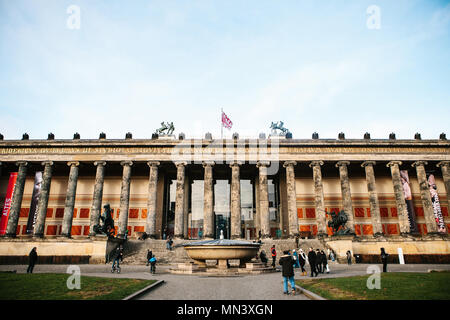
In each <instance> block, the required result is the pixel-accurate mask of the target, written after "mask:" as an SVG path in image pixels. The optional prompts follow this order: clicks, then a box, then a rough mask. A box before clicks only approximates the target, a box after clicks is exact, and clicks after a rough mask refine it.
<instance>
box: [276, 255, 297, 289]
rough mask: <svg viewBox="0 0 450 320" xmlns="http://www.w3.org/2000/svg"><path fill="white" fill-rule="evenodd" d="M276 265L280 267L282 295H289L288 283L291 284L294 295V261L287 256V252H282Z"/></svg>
mask: <svg viewBox="0 0 450 320" xmlns="http://www.w3.org/2000/svg"><path fill="white" fill-rule="evenodd" d="M278 263H279V264H280V265H281V275H282V276H283V290H284V291H283V292H284V294H289V290H288V289H289V288H288V281H289V283H290V284H291V289H292V294H293V295H295V282H294V264H295V261H294V259H293V258H292V256H291V255H290V254H289V250H286V251H284V252H283V256H281V258H280V261H278Z"/></svg>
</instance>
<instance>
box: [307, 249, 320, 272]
mask: <svg viewBox="0 0 450 320" xmlns="http://www.w3.org/2000/svg"><path fill="white" fill-rule="evenodd" d="M308 261H309V266H310V267H311V277H314V274H315V276H316V277H317V276H318V275H319V273H318V272H317V269H316V253H315V252H314V250H313V248H309V252H308Z"/></svg>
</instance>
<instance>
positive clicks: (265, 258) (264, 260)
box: [259, 250, 268, 265]
mask: <svg viewBox="0 0 450 320" xmlns="http://www.w3.org/2000/svg"><path fill="white" fill-rule="evenodd" d="M259 258H260V259H261V262H262V263H264V265H266V264H267V262H268V259H267V256H266V252H265V251H264V250H261V253H260V254H259Z"/></svg>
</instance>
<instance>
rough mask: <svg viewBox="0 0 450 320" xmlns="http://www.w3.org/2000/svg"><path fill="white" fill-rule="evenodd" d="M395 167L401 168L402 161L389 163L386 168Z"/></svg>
mask: <svg viewBox="0 0 450 320" xmlns="http://www.w3.org/2000/svg"><path fill="white" fill-rule="evenodd" d="M395 165H397V166H401V165H402V162H401V161H389V163H388V164H387V165H386V167H388V168H390V167H392V166H395Z"/></svg>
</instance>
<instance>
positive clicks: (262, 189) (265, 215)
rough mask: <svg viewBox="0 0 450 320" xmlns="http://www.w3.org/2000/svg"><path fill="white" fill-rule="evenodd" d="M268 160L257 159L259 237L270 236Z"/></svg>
mask: <svg viewBox="0 0 450 320" xmlns="http://www.w3.org/2000/svg"><path fill="white" fill-rule="evenodd" d="M269 165H270V162H268V161H258V163H257V164H256V166H257V167H258V168H259V223H260V229H261V238H270V214H269V187H268V184H267V167H268V166H269Z"/></svg>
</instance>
